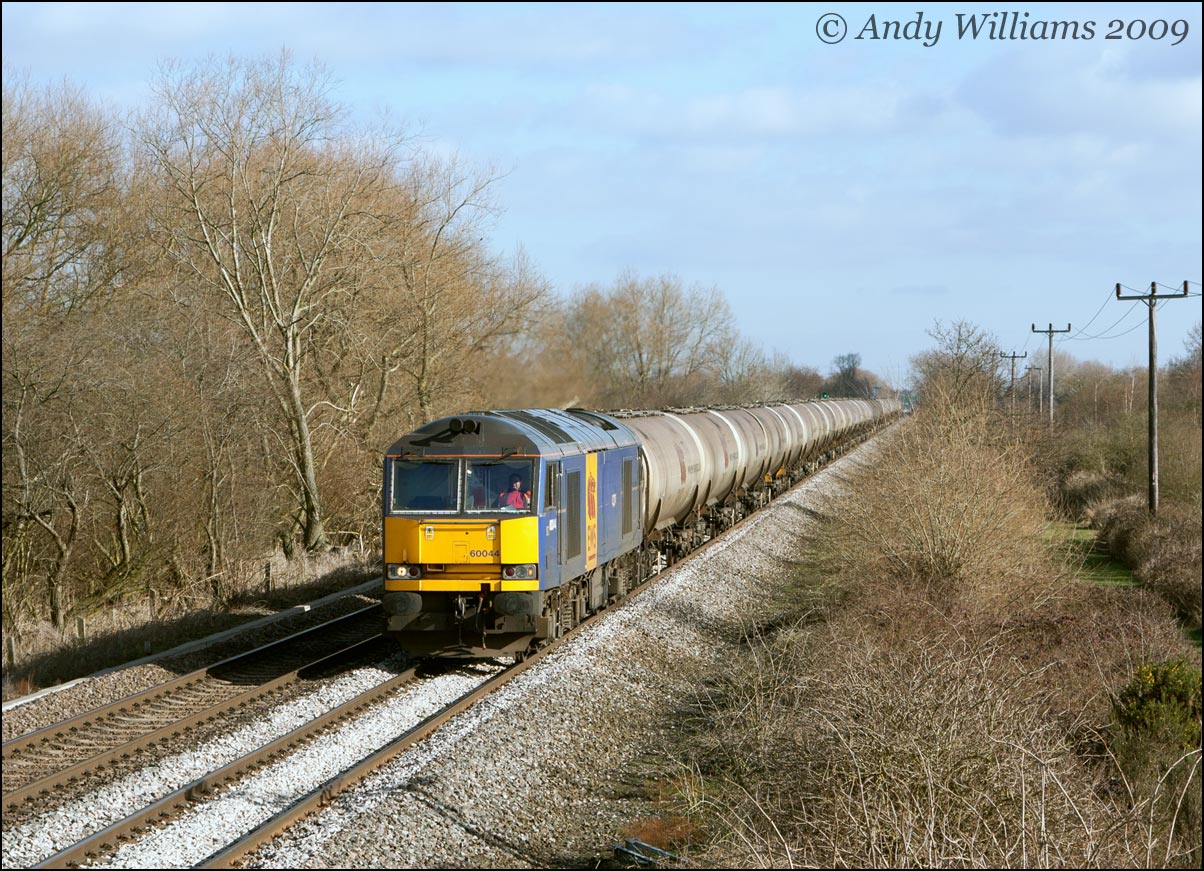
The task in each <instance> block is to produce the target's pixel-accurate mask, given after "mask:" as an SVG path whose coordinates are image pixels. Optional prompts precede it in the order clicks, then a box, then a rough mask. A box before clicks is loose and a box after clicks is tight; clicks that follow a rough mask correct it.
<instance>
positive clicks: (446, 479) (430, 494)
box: [389, 459, 460, 512]
mask: <svg viewBox="0 0 1204 871" xmlns="http://www.w3.org/2000/svg"><path fill="white" fill-rule="evenodd" d="M390 462H391V463H392V464H393V473H392V475H391V476H390V493H389V505H390V507H391V510H392V511H394V512H398V511H455V510H457V503H458V499H457V498H456V496H457V487H456V485H457V483H458V481H457V479H458V477H459V476H458V475H457V471H458V469H459V466H460V464H459V462H458V461H456V460H451V461H440V460H423V461H419V462H415V461H413V460H399V459H393V460H390Z"/></svg>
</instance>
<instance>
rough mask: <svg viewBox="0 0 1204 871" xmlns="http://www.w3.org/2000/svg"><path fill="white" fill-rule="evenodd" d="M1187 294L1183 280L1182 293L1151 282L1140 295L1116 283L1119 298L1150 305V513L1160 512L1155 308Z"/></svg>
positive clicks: (1148, 414)
mask: <svg viewBox="0 0 1204 871" xmlns="http://www.w3.org/2000/svg"><path fill="white" fill-rule="evenodd" d="M1186 296H1187V282H1186V281H1185V282H1183V291H1182V293H1164V294H1163V295H1162V296H1159V295H1158V282H1156V281H1151V282H1150V292H1149V293H1148V294H1142V295H1139V296H1121V295H1120V283H1119V282H1118V283H1117V285H1116V298H1117V299H1121V300H1124V299H1136V300H1141V301H1142V302H1145V303H1146V304H1147V305H1148V306H1149V307H1150V407H1149V410H1148V412H1147V417H1148V418H1149V428H1150V435H1149V449H1148V453H1149V469H1150V514H1151V515H1155V516H1156V515H1157V514H1158V337H1157V336H1156V335H1155V334H1154V310H1155V309H1156V308H1157V306H1158V300H1160V299H1183V298H1184V297H1186Z"/></svg>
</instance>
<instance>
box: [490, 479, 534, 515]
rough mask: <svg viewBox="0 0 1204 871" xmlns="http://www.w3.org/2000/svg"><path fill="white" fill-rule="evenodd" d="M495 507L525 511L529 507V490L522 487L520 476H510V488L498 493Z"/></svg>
mask: <svg viewBox="0 0 1204 871" xmlns="http://www.w3.org/2000/svg"><path fill="white" fill-rule="evenodd" d="M497 507H498V508H513V509H515V510H517V511H526V510H527V509H528V508H530V507H531V492H530V491H529V490H524V489H523V479H522V477H521V476H519V475H511V476H510V488H509V489H508V490H506V491H505V492H503V493H499V494H498V497H497Z"/></svg>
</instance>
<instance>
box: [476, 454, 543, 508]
mask: <svg viewBox="0 0 1204 871" xmlns="http://www.w3.org/2000/svg"><path fill="white" fill-rule="evenodd" d="M534 480H535V464H534V463H533V462H532V461H531V460H470V461H469V462H468V463H467V464H466V465H465V467H464V510H465V511H470V512H476V511H482V512H483V511H488V512H490V513H497V512H498V511H505V512H506V513H507V514H525V513H527V512H529V511H530V510H531V509H532V508H533V507H534V506H532V504H531V496H532V493H533V492H534V491H533V482H534Z"/></svg>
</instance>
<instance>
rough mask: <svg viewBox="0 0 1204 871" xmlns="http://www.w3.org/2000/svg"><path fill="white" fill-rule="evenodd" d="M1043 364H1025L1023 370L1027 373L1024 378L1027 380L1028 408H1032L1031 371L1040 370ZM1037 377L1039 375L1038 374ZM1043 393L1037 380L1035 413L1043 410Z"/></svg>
mask: <svg viewBox="0 0 1204 871" xmlns="http://www.w3.org/2000/svg"><path fill="white" fill-rule="evenodd" d="M1043 368H1044V367H1043V366H1025V367H1024V371H1025V372H1027V373H1029V374H1028V376H1027V377H1026V378H1025V380H1026V381H1027V382H1028V410H1029V411H1032V410H1033V375H1032V373H1033V372H1040V371H1041V370H1042V369H1043ZM1037 377H1038V378H1040V377H1041V376H1040V375H1038V376H1037ZM1043 395H1044V393H1043V392H1042V389H1041V382H1040V381H1038V382H1037V414H1038V415H1039V414H1041V413H1042V412H1043V411H1044V410H1045V401H1044V400H1043V399H1042V398H1041V397H1042V396H1043Z"/></svg>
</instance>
